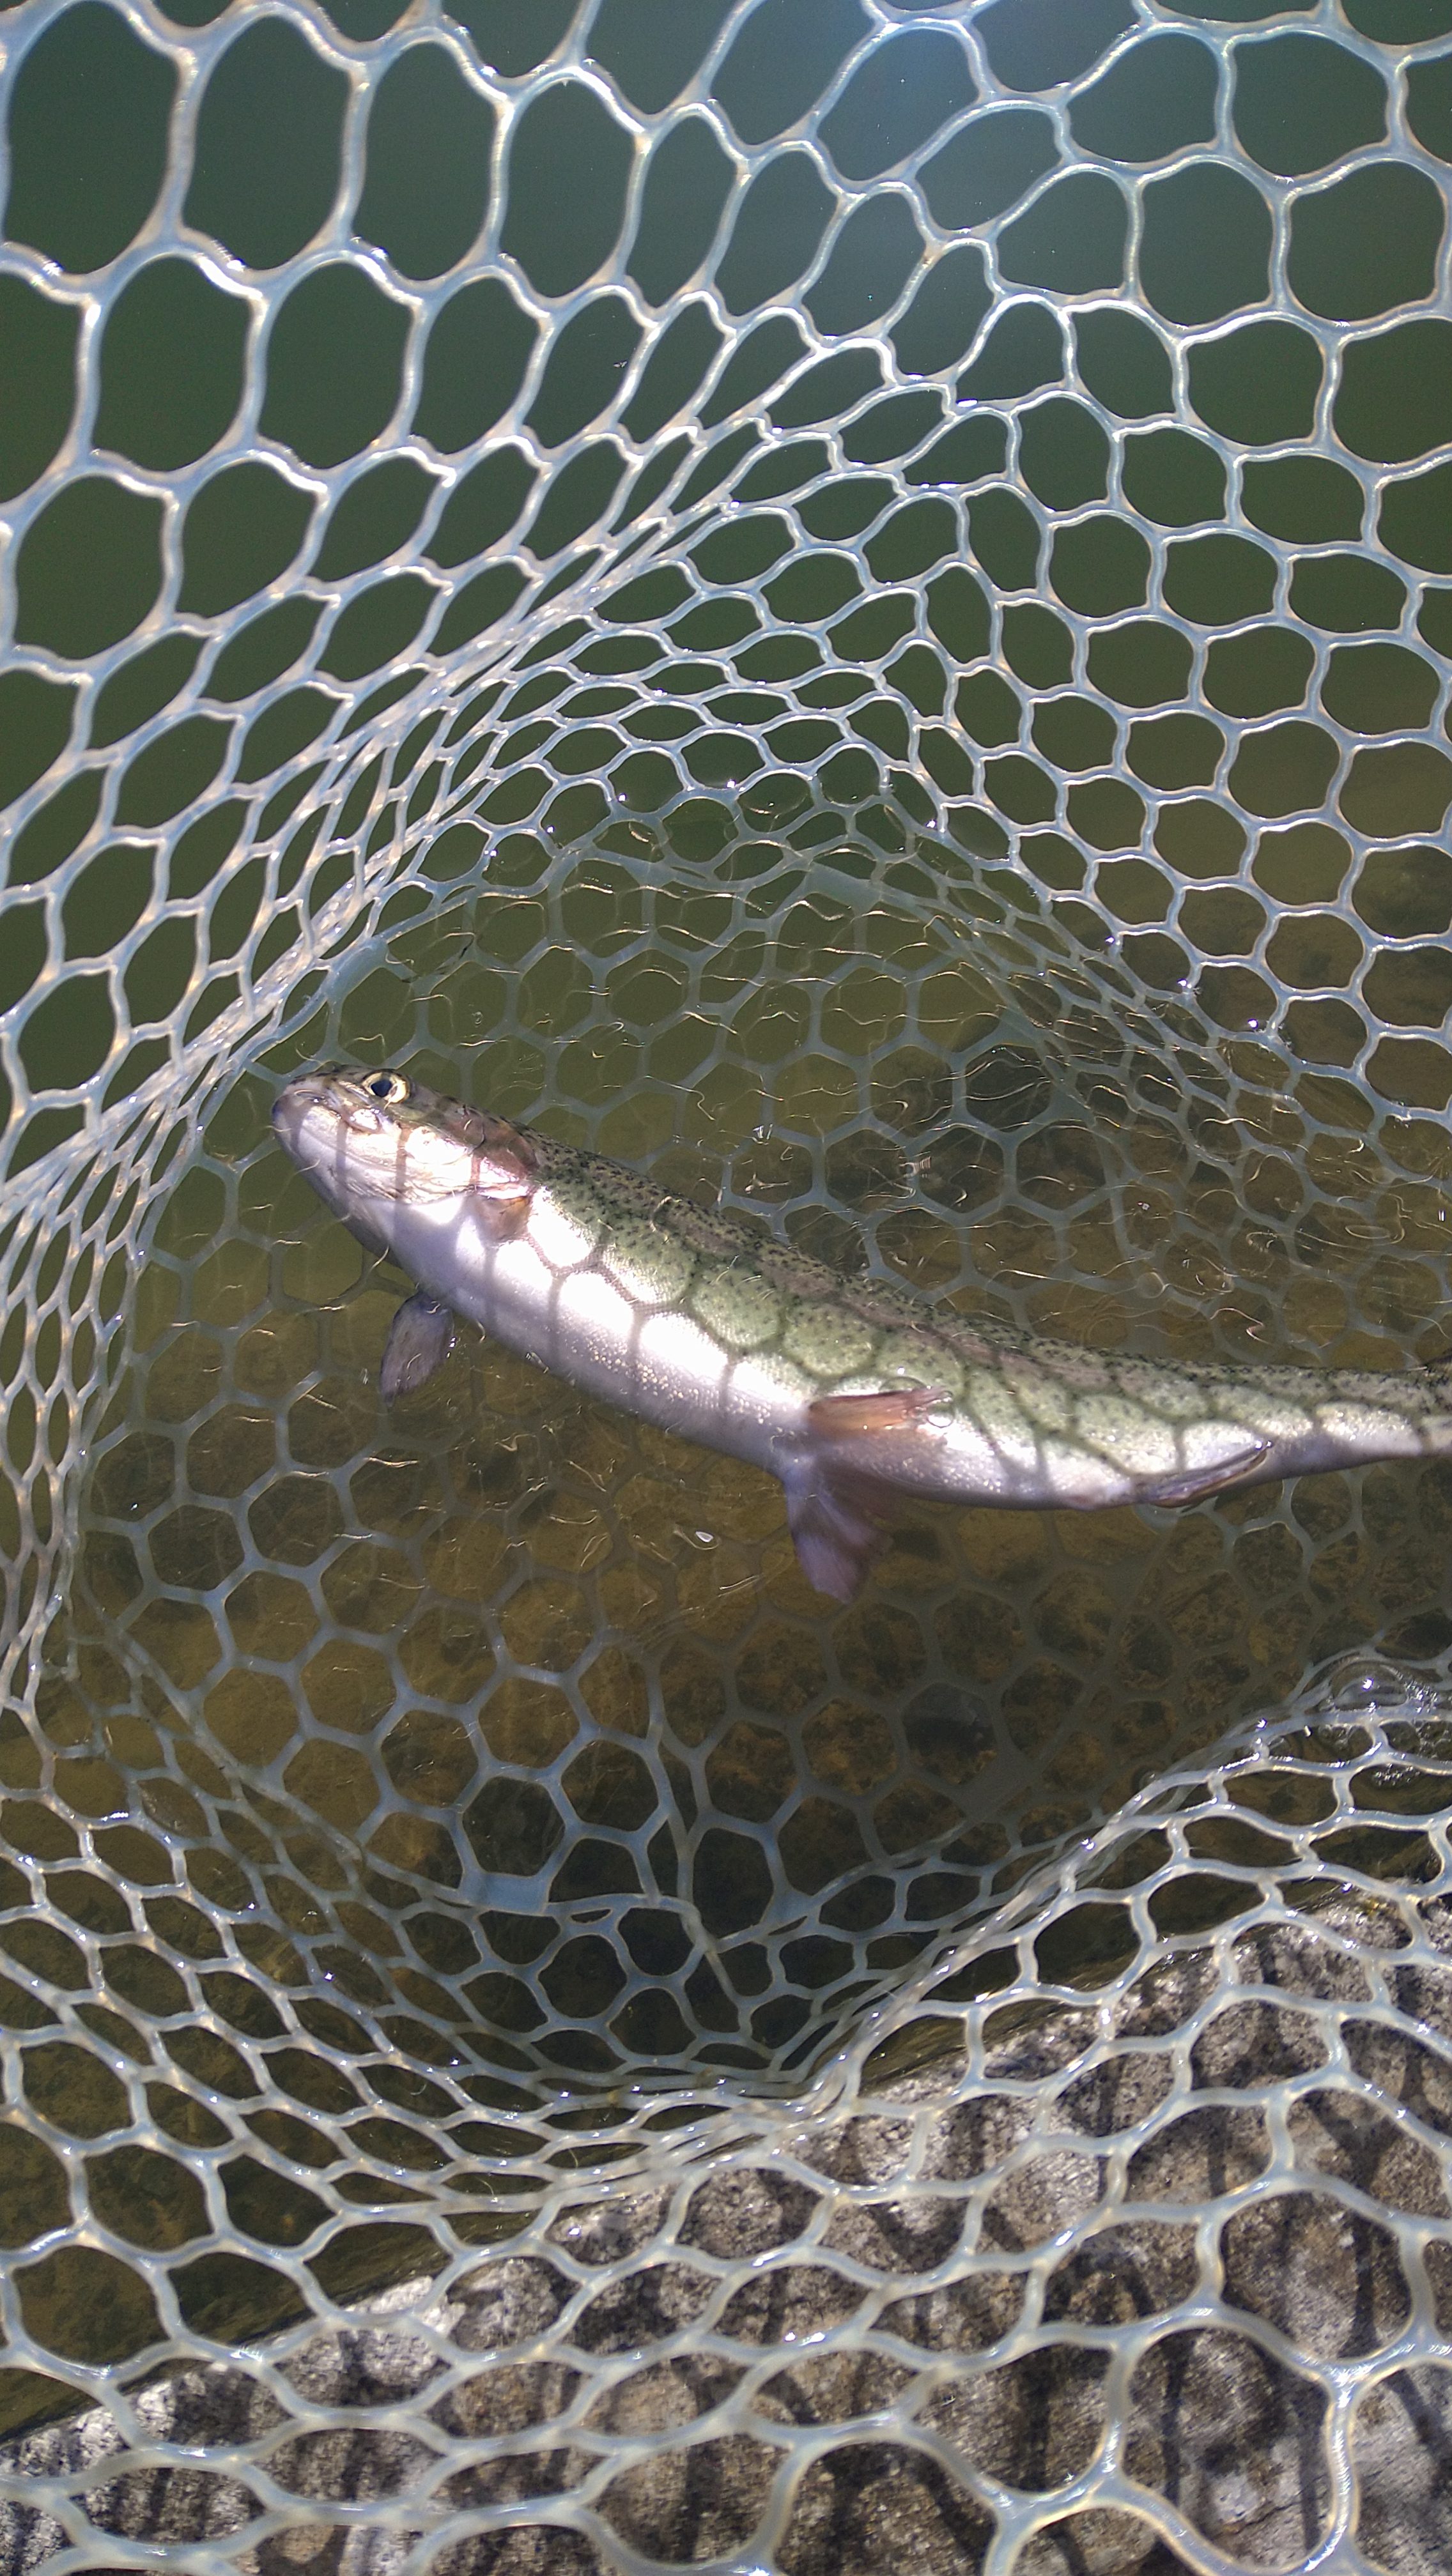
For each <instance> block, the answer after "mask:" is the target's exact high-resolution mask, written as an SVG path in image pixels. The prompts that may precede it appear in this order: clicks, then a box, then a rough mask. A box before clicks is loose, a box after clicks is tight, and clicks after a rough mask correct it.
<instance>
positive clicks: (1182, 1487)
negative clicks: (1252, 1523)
mask: <svg viewBox="0 0 1452 2576" xmlns="http://www.w3.org/2000/svg"><path fill="white" fill-rule="evenodd" d="M1270 1453H1271V1444H1270V1442H1269V1441H1268V1440H1248V1441H1247V1442H1246V1444H1245V1447H1244V1448H1243V1449H1237V1450H1235V1451H1234V1452H1233V1453H1232V1455H1231V1456H1230V1457H1228V1458H1220V1459H1217V1461H1216V1463H1215V1465H1214V1466H1213V1467H1187V1468H1186V1469H1185V1471H1184V1473H1183V1474H1182V1475H1177V1476H1160V1477H1158V1478H1157V1479H1156V1481H1155V1482H1154V1484H1152V1485H1141V1487H1140V1489H1139V1492H1138V1493H1137V1494H1136V1496H1135V1500H1136V1502H1140V1503H1163V1504H1165V1505H1166V1506H1167V1507H1169V1508H1171V1509H1173V1508H1174V1506H1175V1505H1176V1504H1180V1503H1203V1502H1208V1500H1209V1498H1210V1496H1211V1495H1212V1494H1224V1493H1227V1492H1228V1491H1229V1490H1230V1488H1231V1487H1232V1486H1233V1485H1243V1484H1245V1483H1246V1481H1247V1479H1248V1478H1249V1477H1251V1476H1253V1475H1254V1474H1255V1471H1256V1469H1257V1467H1259V1466H1260V1465H1261V1463H1262V1462H1263V1460H1265V1459H1267V1458H1268V1457H1269V1456H1270Z"/></svg>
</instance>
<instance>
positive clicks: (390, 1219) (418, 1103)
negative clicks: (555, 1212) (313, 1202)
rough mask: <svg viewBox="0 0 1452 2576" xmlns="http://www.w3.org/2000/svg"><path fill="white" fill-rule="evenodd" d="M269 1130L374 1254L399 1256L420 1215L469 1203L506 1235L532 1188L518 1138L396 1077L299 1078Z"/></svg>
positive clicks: (482, 1115)
mask: <svg viewBox="0 0 1452 2576" xmlns="http://www.w3.org/2000/svg"><path fill="white" fill-rule="evenodd" d="M272 1124H273V1127H274V1130H275V1131H276V1134H277V1137H278V1140H279V1142H280V1143H281V1144H282V1145H283V1146H284V1147H285V1149H286V1151H287V1152H288V1153H289V1154H290V1155H291V1157H292V1160H293V1161H294V1162H295V1163H296V1165H297V1167H298V1169H299V1171H301V1172H304V1173H306V1175H307V1178H308V1179H309V1180H310V1181H311V1182H312V1185H313V1187H314V1189H315V1190H316V1191H317V1193H318V1196H319V1197H320V1198H321V1199H322V1200H323V1201H324V1202H325V1203H326V1205H327V1206H328V1207H330V1208H331V1209H332V1210H333V1213H334V1215H335V1216H340V1217H341V1218H342V1220H343V1222H344V1224H345V1225H347V1226H348V1227H350V1228H351V1230H352V1232H353V1233H354V1234H356V1235H357V1236H358V1237H359V1238H360V1239H361V1240H362V1241H363V1242H364V1243H366V1244H367V1245H368V1246H369V1247H370V1249H372V1250H374V1251H385V1252H392V1251H395V1250H397V1249H398V1244H399V1238H400V1236H401V1235H402V1234H403V1233H404V1232H405V1231H406V1229H407V1225H408V1222H409V1221H410V1220H412V1219H416V1218H417V1217H418V1216H419V1215H420V1213H422V1212H429V1213H431V1214H433V1215H436V1216H439V1217H446V1216H447V1215H448V1214H449V1213H450V1212H451V1211H453V1210H456V1209H461V1208H462V1206H463V1204H464V1203H465V1201H466V1200H468V1201H471V1202H473V1203H474V1204H475V1205H476V1206H477V1207H478V1209H479V1211H480V1212H481V1213H482V1214H484V1215H485V1216H487V1217H489V1218H490V1219H491V1220H492V1225H493V1230H495V1231H498V1232H500V1233H508V1232H510V1231H512V1230H513V1229H514V1228H515V1227H516V1226H517V1224H518V1221H519V1218H520V1215H521V1214H522V1212H523V1211H524V1210H525V1209H527V1207H528V1203H529V1197H530V1193H531V1191H532V1190H533V1187H534V1182H535V1170H536V1160H537V1158H536V1155H535V1152H534V1149H533V1146H532V1143H531V1140H530V1139H529V1138H528V1137H527V1136H525V1135H523V1134H522V1133H521V1132H520V1130H519V1129H518V1128H515V1127H511V1126H510V1125H509V1124H508V1122H507V1120H505V1119H503V1118H494V1117H491V1116H490V1114H489V1112H488V1111H487V1110H482V1109H470V1108H468V1107H466V1106H465V1104H464V1103H463V1102H462V1101H458V1100H450V1099H448V1098H447V1097H446V1096H445V1095H444V1094H443V1093H442V1092H438V1091H430V1090H429V1089H428V1088H427V1086H426V1085H425V1084H423V1083H421V1082H414V1081H413V1080H412V1079H411V1077H410V1076H409V1075H408V1074H405V1073H398V1072H395V1071H393V1070H391V1069H390V1070H386V1071H383V1072H373V1071H370V1070H366V1069H363V1068H359V1067H348V1066H325V1067H323V1068H322V1069H321V1070H319V1071H318V1072H315V1073H300V1074H297V1075H296V1076H295V1077H294V1078H293V1080H292V1081H291V1082H289V1083H287V1084H285V1086H284V1088H283V1089H282V1091H281V1092H280V1093H279V1094H278V1097H277V1099H276V1101H275V1102H274V1103H273V1110H272Z"/></svg>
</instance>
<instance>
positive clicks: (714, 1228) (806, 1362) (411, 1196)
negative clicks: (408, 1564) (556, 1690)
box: [273, 1071, 1452, 1601]
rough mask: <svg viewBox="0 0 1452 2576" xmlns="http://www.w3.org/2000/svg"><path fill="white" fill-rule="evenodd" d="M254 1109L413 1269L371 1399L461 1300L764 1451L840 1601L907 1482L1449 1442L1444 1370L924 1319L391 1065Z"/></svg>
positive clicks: (630, 1402) (936, 1492) (1150, 1480)
mask: <svg viewBox="0 0 1452 2576" xmlns="http://www.w3.org/2000/svg"><path fill="white" fill-rule="evenodd" d="M273 1123H274V1126H275V1127H276V1130H277V1133H278V1135H279V1137H280V1138H281V1140H282V1142H283V1144H284V1145H285V1146H286V1148H287V1151H288V1152H289V1154H290V1155H291V1156H292V1158H293V1160H294V1162H295V1163H296V1164H297V1165H298V1167H299V1169H300V1170H302V1171H303V1172H305V1173H306V1174H307V1176H308V1179H309V1180H310V1181H311V1182H312V1184H313V1186H314V1188H315V1189H316V1190H317V1191H318V1192H319V1194H320V1196H321V1197H322V1198H323V1199H325V1200H326V1202H327V1204H328V1206H329V1207H330V1208H332V1209H333V1210H334V1211H335V1212H336V1214H337V1215H338V1216H340V1217H341V1218H342V1219H343V1222H344V1223H345V1224H346V1225H347V1226H349V1227H350V1228H351V1229H352V1231H353V1233H354V1234H355V1235H356V1236H357V1237H358V1238H359V1240H360V1241H361V1242H362V1243H363V1244H365V1245H366V1246H367V1247H368V1248H369V1249H370V1250H372V1251H375V1252H381V1253H386V1254H387V1255H388V1256H389V1257H390V1259H392V1260H394V1261H396V1262H397V1263H398V1264H399V1265H400V1267H401V1268H402V1269H404V1270H406V1271H407V1272H408V1274H409V1276H410V1278H412V1279H415V1280H417V1281H418V1283H419V1293H418V1295H417V1296H414V1297H410V1298H409V1300H408V1301H407V1303H406V1304H405V1305H403V1306H401V1307H400V1308H399V1310H398V1312H397V1314H396V1315H395V1317H394V1319H393V1325H392V1328H391V1330H390V1333H389V1337H388V1343H387V1347H386V1349H385V1351H384V1354H383V1365H382V1371H381V1384H382V1391H383V1394H384V1397H385V1399H386V1400H387V1401H388V1402H390V1403H391V1402H392V1401H393V1400H394V1398H395V1397H397V1396H399V1395H402V1394H405V1393H407V1392H409V1391H410V1390H411V1389H413V1388H415V1387H419V1386H422V1385H423V1384H424V1383H425V1381H426V1380H427V1379H428V1378H430V1377H431V1376H432V1375H433V1373H434V1371H435V1369H437V1368H439V1367H440V1366H441V1365H442V1364H443V1362H444V1360H445V1359H446V1358H447V1357H448V1354H449V1350H450V1347H451V1345H452V1342H453V1334H454V1319H455V1317H456V1316H460V1315H462V1316H464V1317H466V1318H467V1319H468V1321H469V1322H470V1323H473V1324H477V1325H479V1326H480V1327H481V1329H482V1330H483V1331H485V1332H486V1333H492V1334H493V1336H494V1337H495V1339H496V1340H497V1341H500V1342H502V1343H504V1345H505V1346H506V1348H507V1349H509V1350H512V1351H518V1352H521V1353H523V1354H524V1356H525V1357H526V1358H528V1359H531V1360H534V1361H536V1362H537V1363H538V1364H539V1366H541V1367H542V1368H547V1369H553V1370H555V1371H556V1372H557V1373H558V1374H559V1375H560V1376H561V1377H566V1378H569V1379H571V1380H572V1381H573V1383H574V1384H575V1385H576V1386H580V1387H584V1388H586V1389H587V1390H588V1391H589V1393H590V1394H592V1395H597V1396H602V1397H604V1398H605V1400H606V1401H607V1402H608V1403H611V1404H617V1405H620V1406H621V1407H622V1408H623V1409H624V1410H625V1411H626V1412H628V1413H634V1414H638V1415H640V1416H641V1417H642V1418H643V1419H644V1420H646V1421H648V1422H654V1423H658V1424H660V1425H662V1426H663V1427H664V1428H666V1429H668V1430H671V1431H675V1432H679V1433H681V1434H682V1435H683V1436H684V1437H686V1438H687V1439H691V1440H699V1441H702V1442H704V1443H705V1445H706V1446H707V1447H709V1448H712V1449H721V1450H725V1451H726V1452H727V1453H728V1454H729V1455H730V1456H732V1457H737V1458H748V1459H751V1460H752V1461H753V1462H754V1463H755V1464H756V1465H758V1466H762V1467H766V1468H768V1469H769V1470H770V1471H771V1473H772V1474H773V1475H775V1476H777V1477H779V1478H780V1480H781V1483H782V1486H783V1489H784V1491H785V1494H786V1504H787V1515H788V1518H789V1521H790V1524H791V1532H792V1537H793V1540H794V1541H795V1544H796V1550H797V1555H798V1557H799V1558H800V1560H801V1564H802V1567H803V1570H804V1572H805V1573H806V1576H807V1578H808V1580H809V1582H811V1583H812V1584H813V1585H815V1587H816V1589H817V1590H818V1591H820V1592H825V1593H828V1594H830V1595H831V1596H832V1597H833V1598H834V1599H835V1600H838V1601H850V1600H851V1599H852V1598H853V1597H854V1596H855V1594H856V1593H857V1592H858V1590H859V1589H860V1587H861V1585H862V1583H863V1581H864V1579H865V1577H866V1575H867V1572H868V1569H869V1567H870V1566H871V1565H872V1563H873V1561H874V1559H875V1558H876V1557H877V1556H878V1555H879V1554H880V1553H881V1551H882V1549H883V1548H884V1547H885V1545H886V1539H885V1537H884V1535H883V1530H882V1520H883V1517H884V1514H885V1513H887V1512H888V1511H889V1509H890V1508H891V1505H892V1504H893V1502H894V1501H895V1499H896V1498H898V1497H900V1496H902V1495H920V1496H923V1497H925V1498H928V1499H931V1500H935V1501H938V1502H948V1503H995V1504H1020V1505H1025V1506H1029V1507H1034V1506H1038V1507H1046V1506H1060V1505H1065V1504H1067V1505H1071V1506H1072V1507H1073V1508H1074V1509H1076V1510H1080V1511H1089V1510H1093V1509H1095V1508H1096V1507H1098V1506H1101V1505H1104V1504H1110V1503H1162V1504H1183V1503H1194V1502H1198V1501H1200V1500H1201V1499H1202V1498H1204V1497H1205V1496H1207V1495H1211V1494H1218V1493H1221V1492H1223V1491H1224V1490H1225V1489H1226V1488H1227V1487H1229V1486H1233V1485H1252V1484H1259V1483H1264V1482H1266V1481H1267V1480H1268V1479H1270V1478H1273V1477H1279V1476H1294V1475H1301V1474H1304V1473H1306V1472H1307V1471H1308V1470H1310V1469H1314V1468H1319V1467H1340V1466H1347V1465H1351V1464H1354V1463H1356V1462H1357V1461H1359V1460H1365V1459H1372V1458H1418V1457H1441V1456H1444V1455H1446V1454H1448V1453H1449V1452H1452V1366H1444V1367H1438V1368H1432V1369H1422V1370H1418V1371H1416V1372H1412V1373H1409V1374H1408V1375H1406V1376H1405V1377H1387V1376H1374V1375H1371V1374H1363V1373H1362V1372H1360V1371H1357V1370H1349V1369H1338V1370H1331V1371H1328V1372H1324V1373H1322V1372H1318V1371H1313V1370H1309V1369H1294V1368H1256V1367H1245V1366H1222V1365H1221V1364H1219V1363H1210V1364H1206V1365H1202V1366H1191V1365H1184V1364H1181V1363H1177V1362H1170V1361H1163V1360H1146V1359H1132V1358H1122V1357H1119V1356H1116V1355H1113V1354H1108V1353H1104V1352H1100V1351H1089V1350H1079V1349H1076V1348H1075V1347H1073V1346H1072V1345H1071V1344H1069V1343H1067V1342H1055V1341H1046V1340H1041V1339H1040V1338H1039V1337H1038V1336H1037V1335H1034V1334H1029V1333H1021V1332H1017V1331H1015V1330H1014V1329H1013V1328H1012V1327H1011V1326H1009V1325H1004V1324H999V1323H995V1322H989V1321H977V1320H974V1321H969V1320H967V1319H965V1318H960V1317H956V1316H951V1315H940V1314H936V1313H935V1312H934V1311H933V1309H932V1308H931V1307H929V1306H928V1305H927V1304H926V1303H925V1301H924V1300H923V1299H922V1298H920V1297H917V1296H915V1295H914V1294H913V1293H912V1291H911V1290H909V1289H907V1288H900V1287H896V1286H893V1285H890V1284H884V1283H882V1282H880V1281H876V1280H873V1281H855V1280H845V1279H842V1278H839V1277H838V1276H837V1274H836V1273H835V1272H833V1271H832V1270H829V1269H828V1268H826V1267H825V1265H824V1264H823V1263H821V1262H818V1261H813V1260H809V1259H807V1258H805V1257H804V1256H803V1255H802V1254H800V1253H798V1252H794V1251H792V1250H791V1248H790V1247H789V1246H787V1245H785V1244H781V1243H774V1242H772V1241H770V1240H769V1239H768V1240H763V1239H762V1238H760V1237H759V1236H758V1235H756V1234H755V1233H753V1232H752V1231H751V1230H750V1229H749V1228H748V1227H746V1226H742V1225H738V1224H736V1223H734V1222H733V1221H732V1219H731V1218H729V1217H727V1216H722V1215H718V1214H717V1213H716V1212H715V1211H714V1210H712V1209H709V1208H700V1207H696V1206H694V1205H693V1204H692V1203H691V1201H690V1200H688V1199H680V1198H673V1197H671V1196H669V1195H668V1194H665V1193H663V1192H661V1191H660V1190H658V1189H656V1188H654V1187H653V1186H652V1185H651V1183H650V1182H649V1181H648V1180H646V1179H645V1178H643V1176H642V1175H641V1174H639V1173H638V1172H631V1171H626V1170H624V1169H622V1168H621V1166H620V1165H619V1164H617V1163H610V1162H607V1161H605V1160H604V1158H603V1157H602V1156H601V1155H598V1154H587V1153H582V1152H580V1151H579V1150H578V1149H577V1148H576V1147H574V1146H572V1145H559V1144H556V1143H554V1142H553V1140H552V1139H551V1138H549V1137H547V1136H540V1135H536V1134H534V1133H533V1132H532V1131H530V1130H528V1129H526V1128H522V1127H511V1126H509V1125H507V1124H506V1122H505V1121H504V1120H503V1119H502V1118H494V1117H491V1116H490V1115H489V1114H488V1113H487V1112H485V1111H482V1110H477V1109H468V1108H465V1107H464V1106H462V1104H461V1103H460V1102H458V1101H456V1100H448V1099H445V1098H443V1097H441V1096H440V1094H438V1093H437V1092H433V1091H427V1090H425V1089H424V1087H423V1085H422V1084H420V1083H415V1082H410V1081H409V1080H408V1078H407V1077H406V1076H405V1075H404V1074H401V1073H366V1072H343V1071H338V1072H334V1071H328V1072H321V1073H310V1074H302V1075H300V1076H299V1077H298V1078H297V1079H296V1080H295V1081H293V1082H290V1083H289V1084H288V1085H287V1087H286V1089H285V1090H284V1091H283V1092H282V1093H281V1095H280V1097H279V1098H278V1101H277V1103H276V1106H275V1107H274V1110H273Z"/></svg>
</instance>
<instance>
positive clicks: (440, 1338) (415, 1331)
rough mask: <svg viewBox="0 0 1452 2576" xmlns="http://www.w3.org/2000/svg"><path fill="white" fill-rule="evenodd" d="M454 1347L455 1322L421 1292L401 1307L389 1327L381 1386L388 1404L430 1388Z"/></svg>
mask: <svg viewBox="0 0 1452 2576" xmlns="http://www.w3.org/2000/svg"><path fill="white" fill-rule="evenodd" d="M453 1347H454V1318H453V1315H452V1314H451V1312H450V1310H449V1308H448V1307H447V1306H440V1305H439V1304H438V1303H437V1301H436V1300H435V1299H434V1298H432V1297H426V1296H425V1295H424V1293H423V1290H422V1289H420V1290H419V1292H418V1294H417V1296H416V1297H410V1298H409V1299H408V1300H407V1302H406V1303H405V1304H404V1305H402V1306H400V1307H399V1310H398V1312H397V1314H396V1315H395V1316H394V1318H393V1321H392V1323H391V1324H390V1325H389V1327H388V1339H387V1341H386V1342H385V1343H384V1345H383V1360H382V1364H381V1366H380V1368H379V1371H378V1385H379V1389H380V1392H381V1394H382V1397H383V1401H384V1403H385V1404H395V1403H396V1402H397V1400H398V1398H399V1397H400V1396H401V1395H412V1394H413V1393H414V1392H415V1390H416V1389H417V1388H418V1387H421V1386H427V1384H428V1382H429V1379H430V1378H431V1377H432V1376H433V1375H434V1373H435V1371H436V1370H438V1369H441V1368H442V1367H443V1365H444V1362H445V1360H446V1359H447V1358H448V1356H449V1353H450V1351H451V1350H452V1349H453Z"/></svg>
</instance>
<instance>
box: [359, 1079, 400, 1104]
mask: <svg viewBox="0 0 1452 2576" xmlns="http://www.w3.org/2000/svg"><path fill="white" fill-rule="evenodd" d="M410 1087H411V1086H410V1085H409V1084H408V1083H407V1082H405V1080H404V1078H403V1075H402V1074H401V1073H370V1074H368V1075H367V1076H366V1078H365V1080H364V1082H363V1085H362V1088H363V1090H364V1091H366V1092H367V1094H368V1096H369V1098H370V1100H381V1101H382V1102H383V1103H384V1104H385V1106H386V1107H387V1108H390V1109H396V1108H397V1107H398V1104H399V1102H400V1101H402V1100H407V1098H408V1095H409V1090H410Z"/></svg>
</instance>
